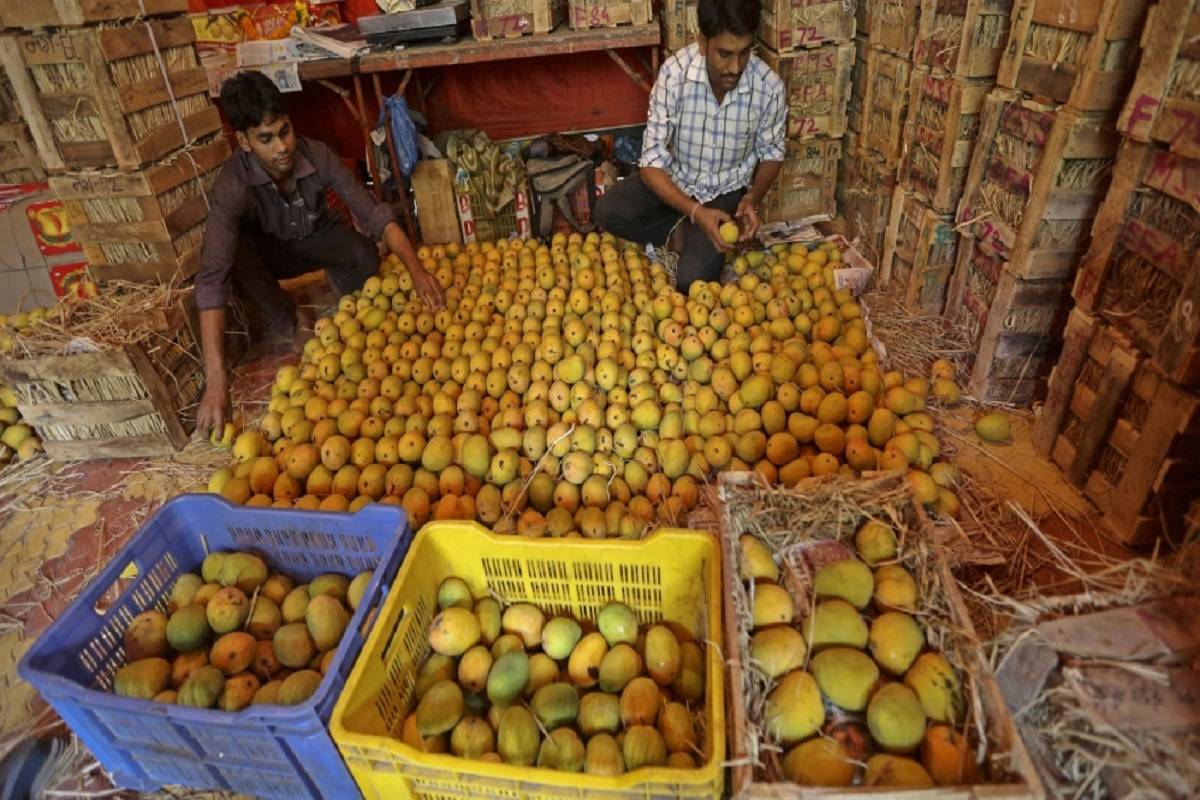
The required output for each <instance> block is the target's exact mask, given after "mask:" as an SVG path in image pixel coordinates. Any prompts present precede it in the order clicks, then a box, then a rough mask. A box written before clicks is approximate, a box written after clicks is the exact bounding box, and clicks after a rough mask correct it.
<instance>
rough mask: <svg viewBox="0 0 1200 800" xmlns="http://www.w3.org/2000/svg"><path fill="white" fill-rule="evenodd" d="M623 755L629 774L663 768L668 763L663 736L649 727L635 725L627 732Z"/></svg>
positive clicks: (622, 748)
mask: <svg viewBox="0 0 1200 800" xmlns="http://www.w3.org/2000/svg"><path fill="white" fill-rule="evenodd" d="M621 754H622V755H623V756H624V760H625V768H626V770H628V771H629V772H633V771H634V770H636V769H640V768H641V767H661V766H665V765H666V763H667V746H666V744H665V743H664V742H663V738H662V735H661V734H660V733H659V732H658V731H657V730H656V729H654V728H652V727H650V726H649V725H634V726H632V727H630V728H627V729H626V730H625V738H624V739H623V740H622V742H621Z"/></svg>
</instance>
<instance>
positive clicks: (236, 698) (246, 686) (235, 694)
mask: <svg viewBox="0 0 1200 800" xmlns="http://www.w3.org/2000/svg"><path fill="white" fill-rule="evenodd" d="M260 688H261V686H260V684H259V680H258V678H256V677H255V676H254V674H253V673H250V672H241V673H238V674H237V675H234V676H232V677H230V678H227V679H226V680H225V685H224V686H223V687H222V688H221V694H220V695H218V696H217V708H219V709H221V710H222V711H241V710H242V709H243V708H246V707H247V706H248V705H250V704H251V703H252V702H253V701H254V696H255V695H256V694H258V690H259V689H260Z"/></svg>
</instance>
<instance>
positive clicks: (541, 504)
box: [209, 234, 959, 538]
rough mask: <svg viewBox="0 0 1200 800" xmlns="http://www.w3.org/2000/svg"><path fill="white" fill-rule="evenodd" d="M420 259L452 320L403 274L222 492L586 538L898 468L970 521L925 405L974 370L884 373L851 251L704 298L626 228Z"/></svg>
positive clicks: (794, 253) (362, 300)
mask: <svg viewBox="0 0 1200 800" xmlns="http://www.w3.org/2000/svg"><path fill="white" fill-rule="evenodd" d="M419 255H420V256H421V258H422V259H423V262H424V265H425V266H426V268H427V269H429V270H430V272H431V273H432V274H433V275H435V276H436V278H437V280H438V281H439V282H440V283H441V285H442V286H443V287H445V289H446V307H445V308H444V309H441V310H439V311H436V312H435V311H431V310H429V309H428V308H426V307H425V306H424V305H423V304H422V303H421V301H420V300H419V299H418V298H417V297H416V295H415V294H414V292H413V287H412V281H411V279H410V277H409V275H408V273H407V271H406V270H405V268H404V267H403V265H402V264H401V263H400V262H399V261H398V260H397V259H396V258H394V257H389V258H388V259H387V260H385V261H384V262H383V265H382V269H381V272H380V275H379V276H377V277H373V278H371V279H369V280H368V281H367V282H366V284H365V285H364V286H363V288H362V289H361V290H360V291H358V292H356V293H355V294H354V295H352V296H346V297H343V298H342V300H341V302H340V303H339V306H338V310H337V311H336V313H334V314H333V315H332V316H329V317H324V318H322V319H320V320H318V322H317V323H316V327H315V336H314V338H313V339H312V340H310V341H309V342H308V343H307V345H306V346H305V348H304V356H303V358H302V360H301V362H300V363H299V365H297V366H288V367H284V368H282V369H281V370H279V373H278V376H277V379H276V381H275V384H274V386H273V388H272V397H271V401H270V405H269V413H267V415H266V417H265V418H264V419H263V421H262V423H261V425H260V427H259V429H258V430H248V431H245V432H243V433H242V435H241V436H239V437H237V440H236V441H235V442H233V444H232V447H233V453H234V457H235V459H236V463H235V464H234V465H232V466H230V467H228V468H223V469H221V470H218V471H217V472H216V473H215V474H214V475H213V476H212V479H211V480H210V482H209V489H210V491H213V492H219V493H220V494H222V495H224V496H225V497H226V498H228V499H230V500H232V501H234V502H237V503H245V504H247V505H257V506H271V505H273V506H279V507H292V506H295V507H299V508H305V509H325V510H332V511H345V510H355V509H357V508H359V507H361V506H362V505H364V504H366V503H371V502H381V503H393V504H400V505H403V506H404V507H405V508H406V509H407V511H408V513H409V515H410V518H411V520H412V523H413V527H414V528H416V527H420V525H421V524H423V523H424V522H425V521H426V520H427V519H430V518H433V519H476V520H478V521H479V522H481V523H483V524H484V525H486V526H488V527H491V528H493V529H494V530H498V531H500V532H518V533H522V534H525V535H528V536H547V535H549V536H564V535H582V536H584V537H589V538H602V537H605V536H624V537H631V538H636V537H638V536H641V535H642V533H643V532H644V531H645V529H646V528H647V526H649V525H650V524H652V523H656V522H666V523H675V524H679V523H680V522H682V521H684V520H685V519H686V512H687V511H688V510H689V509H691V508H692V507H693V506H694V505H695V504H696V502H697V499H698V496H699V487H700V484H701V483H702V482H704V481H705V480H708V479H710V478H711V477H712V475H713V473H715V472H716V471H719V470H749V469H753V470H756V471H758V472H760V473H762V474H763V475H764V476H765V477H766V478H767V479H768V480H769V481H770V482H772V483H782V484H785V485H789V486H790V485H793V484H795V483H796V482H797V481H799V480H801V479H802V478H805V477H808V476H810V475H825V474H830V473H835V472H857V471H862V470H874V469H900V470H905V471H907V472H909V474H910V479H911V482H912V486H913V491H914V493H915V494H916V495H917V496H918V497H919V499H920V500H921V502H923V503H926V504H927V505H929V506H930V507H931V508H934V509H936V510H938V511H941V512H943V513H954V511H955V509H956V508H957V500H956V498H955V495H954V491H953V481H952V478H953V473H952V472H950V471H946V470H941V471H938V470H934V466H935V464H936V463H937V459H938V457H939V454H940V449H941V448H940V446H939V443H938V440H937V437H936V436H935V435H934V433H933V428H934V426H933V420H932V419H931V417H930V416H929V415H928V414H927V413H925V407H926V403H927V402H932V401H934V400H935V399H936V400H937V401H939V402H944V403H954V402H957V401H958V398H959V391H958V388H957V386H955V384H954V381H953V378H954V368H953V366H952V365H950V364H949V363H947V362H939V363H938V364H936V365H934V371H933V374H932V375H931V376H930V378H931V379H926V378H925V377H919V376H908V377H906V376H904V375H902V374H901V373H899V372H885V371H883V370H882V369H881V368H880V365H879V360H878V356H877V354H876V353H875V351H874V350H873V349H872V348H871V347H870V345H869V342H868V336H867V332H866V325H865V322H864V320H863V319H862V313H861V309H860V308H859V305H858V303H856V302H855V300H854V297H853V295H852V294H851V293H850V291H848V290H846V289H837V288H836V282H835V275H834V272H835V269H836V268H837V267H838V265H839V260H840V257H841V254H840V252H839V251H838V250H837V248H836V247H834V246H833V245H832V244H829V243H824V244H821V245H819V246H816V247H814V248H812V249H809V248H807V247H805V246H803V245H799V244H792V245H776V246H774V247H772V248H771V249H770V250H767V251H765V252H759V251H753V252H750V253H748V254H746V255H745V256H743V257H740V259H741V260H739V261H736V262H735V267H736V268H737V270H738V271H739V272H741V273H742V274H741V275H740V277H738V278H737V280H736V282H734V283H730V284H726V285H721V284H718V283H703V282H697V283H694V284H692V286H691V289H690V290H689V293H688V294H687V295H683V294H681V293H679V292H677V291H675V290H674V288H673V286H672V285H671V282H670V279H669V277H668V275H667V273H666V272H665V271H664V269H663V267H662V266H661V265H659V264H652V263H650V262H649V261H648V260H647V258H646V256H645V254H644V253H643V252H642V250H641V249H640V248H637V247H636V246H633V245H629V244H624V243H621V242H618V241H617V240H615V239H613V238H611V237H610V236H608V235H605V236H597V235H596V234H589V235H588V236H587V237H586V238H584V237H580V236H578V235H577V234H573V235H572V236H570V237H564V236H562V235H561V234H557V235H555V237H554V238H553V239H552V240H551V241H550V242H549V243H548V244H543V243H539V242H537V241H535V240H530V241H524V242H522V241H517V240H513V241H506V240H501V241H497V242H494V243H493V242H485V243H482V244H478V243H472V244H468V245H465V246H460V245H457V244H450V245H445V246H442V245H436V246H433V247H422V248H420V250H419ZM229 438H230V439H232V435H230V436H229Z"/></svg>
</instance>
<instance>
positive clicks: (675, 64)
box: [596, 0, 787, 292]
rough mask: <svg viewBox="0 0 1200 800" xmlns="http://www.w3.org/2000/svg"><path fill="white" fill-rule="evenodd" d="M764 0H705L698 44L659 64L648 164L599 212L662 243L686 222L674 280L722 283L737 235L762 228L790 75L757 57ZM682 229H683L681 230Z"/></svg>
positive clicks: (613, 226)
mask: <svg viewBox="0 0 1200 800" xmlns="http://www.w3.org/2000/svg"><path fill="white" fill-rule="evenodd" d="M759 2H760V0H700V4H699V6H698V8H697V22H698V23H699V28H700V34H699V36H698V37H697V41H696V42H695V43H693V44H691V45H689V46H687V47H685V48H683V49H681V50H679V51H678V52H677V53H675V54H674V55H673V56H671V57H670V58H669V59H667V61H666V62H665V63H664V64H663V66H662V69H661V70H659V73H658V80H657V81H655V83H654V89H653V91H652V92H651V95H650V110H649V114H648V117H647V120H646V134H645V139H644V142H643V145H642V159H641V170H640V171H639V172H638V174H637V175H634V176H631V177H629V178H626V179H625V180H623V181H621V182H620V183H618V184H617V185H616V186H614V187H613V188H611V189H609V191H608V192H607V193H605V195H604V197H603V198H601V200H600V203H599V204H598V205H597V208H596V218H597V221H598V222H599V223H600V225H601V226H602V227H603V228H604V229H605V230H607V231H609V232H611V233H613V234H614V235H616V236H620V237H621V238H624V239H629V240H631V241H634V242H638V243H639V244H654V245H656V246H661V245H663V244H665V243H666V241H667V238H668V237H669V236H670V235H671V232H672V230H674V229H675V228H676V225H679V226H680V228H681V232H682V237H683V238H682V245H681V249H680V252H679V264H678V268H677V273H676V284H677V286H678V288H679V290H680V291H681V292H686V291H687V290H688V287H689V286H691V284H692V282H693V281H697V280H701V281H712V280H717V279H718V278H719V277H720V274H721V265H722V263H723V262H724V257H725V254H726V253H729V252H732V251H733V249H734V248H733V246H732V245H730V244H728V243H727V242H725V241H724V240H723V239H722V238H721V236H720V233H719V228H720V227H721V225H722V223H725V222H729V221H731V219H732V220H734V221H736V222H737V225H738V229H739V238H740V240H741V241H748V240H750V239H751V238H753V236H754V234H755V233H756V231H757V230H758V225H759V218H758V204H759V202H760V201H761V200H762V198H763V196H764V195H765V194H766V193H767V189H769V188H770V186H771V183H772V182H773V181H774V180H775V177H776V176H777V175H778V174H779V169H780V167H781V166H782V164H783V157H784V132H785V125H786V122H787V105H786V102H785V97H784V89H783V81H782V80H780V78H779V76H778V75H776V74H775V73H774V72H772V71H771V69H770V67H768V66H767V65H766V64H765V63H764V62H763V61H762V59H760V58H758V57H757V56H755V55H754V54H753V49H754V34H755V32H756V31H757V30H758V19H759V14H760V9H759ZM676 235H678V232H677V234H676Z"/></svg>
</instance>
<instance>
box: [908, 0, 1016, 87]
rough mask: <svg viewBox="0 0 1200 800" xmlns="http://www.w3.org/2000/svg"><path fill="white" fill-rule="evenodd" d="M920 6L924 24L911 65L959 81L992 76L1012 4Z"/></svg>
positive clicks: (946, 1)
mask: <svg viewBox="0 0 1200 800" xmlns="http://www.w3.org/2000/svg"><path fill="white" fill-rule="evenodd" d="M923 2H924V3H925V6H924V8H923V9H922V13H923V14H924V15H925V17H926V22H925V24H923V25H922V26H921V30H920V33H919V34H918V37H917V42H916V45H915V46H914V51H913V62H914V63H915V64H917V65H919V66H926V67H932V68H933V69H935V70H942V71H944V72H947V73H949V74H950V75H952V76H954V77H956V78H962V79H967V78H983V77H988V76H991V75H995V74H996V72H997V71H998V70H999V69H1000V57H1001V55H1002V54H1003V53H1004V47H1005V45H1006V44H1007V43H1008V27H1009V17H1010V16H1011V14H1012V0H932V2H931V0H923Z"/></svg>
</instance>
